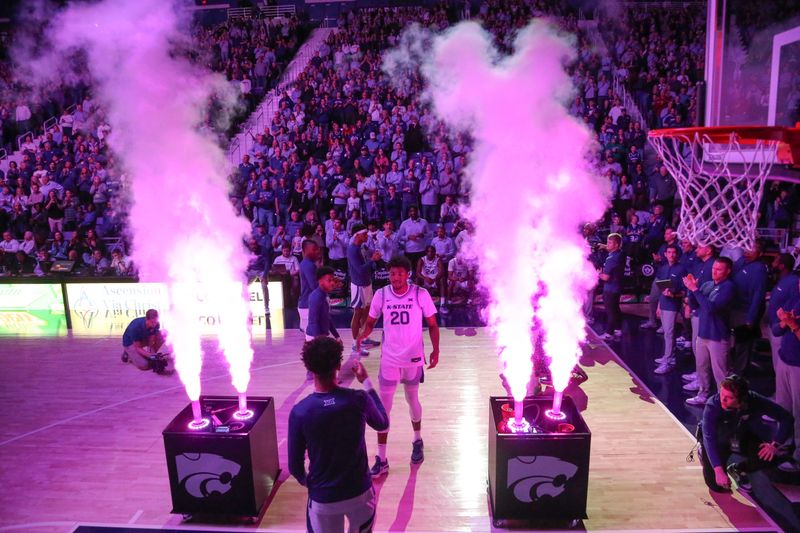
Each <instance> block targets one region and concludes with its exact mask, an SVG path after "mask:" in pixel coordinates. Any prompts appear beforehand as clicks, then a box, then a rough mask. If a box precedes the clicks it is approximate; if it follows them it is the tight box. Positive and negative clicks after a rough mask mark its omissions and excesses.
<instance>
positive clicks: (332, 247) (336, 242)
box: [325, 218, 350, 271]
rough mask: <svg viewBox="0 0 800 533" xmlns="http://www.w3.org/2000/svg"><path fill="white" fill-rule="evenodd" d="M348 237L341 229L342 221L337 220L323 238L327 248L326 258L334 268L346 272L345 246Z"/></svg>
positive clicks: (348, 240) (348, 239) (347, 242)
mask: <svg viewBox="0 0 800 533" xmlns="http://www.w3.org/2000/svg"><path fill="white" fill-rule="evenodd" d="M349 242H350V236H349V235H348V233H347V231H345V229H344V228H343V227H342V221H341V220H339V219H338V218H337V219H335V220H334V221H333V228H332V231H331V232H330V233H328V234H327V235H326V237H325V244H326V245H327V247H328V258H329V259H330V261H331V263H332V264H333V266H334V268H336V269H338V270H341V271H346V269H347V245H348V244H349Z"/></svg>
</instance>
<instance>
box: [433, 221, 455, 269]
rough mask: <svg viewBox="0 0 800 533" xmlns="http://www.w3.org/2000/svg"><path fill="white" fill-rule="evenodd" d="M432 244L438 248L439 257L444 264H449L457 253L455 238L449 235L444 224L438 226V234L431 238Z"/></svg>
mask: <svg viewBox="0 0 800 533" xmlns="http://www.w3.org/2000/svg"><path fill="white" fill-rule="evenodd" d="M431 245H432V246H433V247H434V249H435V250H436V257H438V258H439V259H440V260H441V261H442V264H443V265H447V264H448V263H449V262H450V260H451V259H452V258H453V257H455V255H456V245H455V243H454V242H453V239H451V238H450V237H448V236H447V233H446V231H445V228H444V226H442V225H441V224H440V225H439V226H437V227H436V236H435V237H434V238H433V239H431Z"/></svg>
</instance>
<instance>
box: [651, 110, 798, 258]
mask: <svg viewBox="0 0 800 533" xmlns="http://www.w3.org/2000/svg"><path fill="white" fill-rule="evenodd" d="M648 137H649V139H650V143H651V144H652V145H653V147H654V148H655V149H656V151H657V152H658V155H659V156H660V157H661V159H662V161H663V162H664V166H665V167H666V168H667V170H668V171H669V173H670V174H671V175H672V176H673V177H674V178H675V182H676V183H677V185H678V193H679V194H680V197H681V213H680V215H681V217H680V220H681V221H680V225H679V226H678V230H677V231H678V235H679V236H680V238H682V239H688V240H689V241H690V242H691V243H692V244H694V245H695V246H702V245H713V246H716V247H718V248H721V247H723V246H736V247H741V248H744V249H746V250H748V249H752V248H753V246H754V244H755V237H756V224H757V223H758V208H759V206H760V204H761V197H762V195H763V192H764V183H765V181H766V179H767V176H768V175H769V173H770V170H772V167H773V165H774V164H776V163H777V164H782V165H792V166H795V165H797V164H800V128H783V127H767V126H764V127H761V126H723V127H713V128H671V129H661V130H653V131H650V132H649V133H648Z"/></svg>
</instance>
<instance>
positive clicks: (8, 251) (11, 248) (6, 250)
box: [0, 231, 19, 269]
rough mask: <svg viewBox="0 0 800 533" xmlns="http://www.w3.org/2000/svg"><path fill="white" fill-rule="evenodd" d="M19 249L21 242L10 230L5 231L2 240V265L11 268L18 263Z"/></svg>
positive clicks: (0, 248)
mask: <svg viewBox="0 0 800 533" xmlns="http://www.w3.org/2000/svg"><path fill="white" fill-rule="evenodd" d="M18 251H19V242H18V241H17V240H16V239H14V238H13V237H12V235H11V232H10V231H4V232H3V240H2V241H0V252H2V256H3V257H2V259H3V261H2V265H1V266H4V267H5V268H7V269H8V268H11V267H13V266H14V264H15V263H16V255H17V252H18Z"/></svg>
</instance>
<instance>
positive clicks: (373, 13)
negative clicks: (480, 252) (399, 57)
mask: <svg viewBox="0 0 800 533" xmlns="http://www.w3.org/2000/svg"><path fill="white" fill-rule="evenodd" d="M697 9H698V8H696V7H691V6H689V7H680V8H669V7H667V8H658V7H656V8H648V9H628V10H625V11H624V12H623V13H622V14H618V15H617V16H616V17H615V18H608V19H601V23H600V25H599V27H600V28H601V29H602V28H609V31H608V32H606V33H604V39H605V41H606V44H607V48H608V51H609V53H608V54H607V55H601V54H600V53H599V51H598V50H600V49H601V48H599V47H597V46H596V43H593V42H591V39H590V36H589V35H588V34H587V33H586V32H585V31H584V30H583V29H581V28H579V26H578V15H577V12H576V11H574V10H573V9H572V8H569V7H565V5H564V3H562V2H555V1H552V0H534V1H528V2H522V1H518V0H489V1H486V2H483V3H482V4H481V5H480V7H479V8H478V9H477V10H476V11H475V12H474V13H472V15H473V16H476V17H478V18H479V19H480V21H481V23H482V24H483V26H484V27H486V28H487V29H488V30H489V31H491V33H492V34H493V36H494V37H495V42H496V44H497V46H498V47H499V48H500V49H501V50H504V51H506V52H509V51H511V47H512V43H513V36H514V33H515V31H516V30H518V29H520V28H522V27H523V26H524V25H525V24H526V23H527V22H528V21H529V20H530V19H531V18H532V17H544V18H547V19H549V20H550V21H551V22H552V23H554V24H556V25H557V26H559V27H560V28H562V29H563V30H566V31H569V32H571V33H574V34H575V35H576V36H577V39H576V42H577V45H578V54H577V59H576V61H575V62H574V63H573V64H572V65H570V66H569V69H570V73H571V75H572V79H573V82H574V84H575V87H576V93H575V97H574V99H573V100H572V101H571V102H570V104H569V111H570V113H571V114H573V115H574V116H576V117H579V118H580V119H581V120H583V121H584V122H585V123H586V124H587V125H588V126H589V127H590V128H592V129H593V130H594V131H595V132H596V133H597V139H598V169H599V172H600V173H601V175H603V176H605V177H606V178H607V179H608V180H609V182H610V183H611V190H612V208H611V209H610V210H609V212H608V213H607V216H606V217H605V218H604V219H602V220H600V221H597V222H596V223H595V224H594V225H593V226H590V227H589V228H588V229H587V230H586V231H587V233H588V234H590V235H591V238H592V239H596V240H604V237H605V235H607V234H608V233H610V232H612V231H613V232H618V233H620V234H621V235H622V236H623V239H624V248H625V250H626V252H628V254H629V256H631V257H632V258H633V259H634V265H633V266H634V270H637V268H636V267H638V265H639V264H642V263H652V254H653V253H654V252H655V251H657V249H658V247H659V246H660V245H661V244H663V242H664V232H665V230H666V229H667V228H668V227H676V226H677V223H678V215H679V209H678V207H679V204H678V198H677V187H676V183H675V180H674V178H673V177H672V176H670V175H669V173H668V172H667V170H666V168H664V167H663V166H660V165H659V164H658V162H657V160H656V159H655V157H654V155H653V153H652V151H651V149H650V148H649V146H648V145H647V142H646V130H647V129H648V128H652V127H670V126H681V125H689V124H692V120H693V119H694V117H695V108H696V106H697V91H696V83H697V82H698V81H699V80H700V78H701V76H702V70H703V48H704V47H703V31H704V29H703V24H702V20H703V19H704V17H703V16H702V13H699V12H698V11H697ZM466 14H467V13H466V10H453V9H450V10H448V6H446V5H444V4H443V5H439V6H433V7H398V8H391V9H383V8H382V9H362V10H355V11H350V12H347V13H346V14H343V15H342V16H341V18H340V21H339V26H340V31H338V32H335V33H333V34H332V35H331V37H330V38H329V39H328V41H327V42H326V43H325V44H324V45H323V46H322V48H321V49H320V50H319V52H318V53H317V54H316V55H315V57H313V58H312V60H311V61H310V64H309V66H308V68H307V69H306V70H305V71H304V72H303V73H301V74H300V76H299V78H298V79H297V81H296V83H295V84H293V85H292V86H291V87H290V88H288V89H287V90H286V91H285V92H284V93H283V94H281V95H280V104H279V110H278V112H277V113H276V114H275V116H274V117H273V118H272V120H271V122H270V124H269V125H268V126H267V127H266V128H265V130H264V131H263V132H261V133H260V134H256V135H255V136H254V143H253V147H252V149H251V150H250V153H249V154H246V155H245V156H244V157H243V159H242V162H241V164H240V165H239V167H238V169H237V171H236V172H235V173H234V175H233V177H232V197H233V199H234V202H235V204H236V205H237V207H238V208H239V209H240V210H241V213H242V214H243V216H245V217H247V218H248V219H249V220H250V221H251V222H252V224H253V235H252V238H251V239H249V241H248V242H247V246H248V248H249V250H250V251H251V253H252V254H253V258H252V261H251V264H250V269H249V270H250V271H251V272H263V271H266V270H269V268H270V267H271V266H272V264H273V263H274V262H275V261H276V260H277V261H278V262H280V261H281V259H280V257H281V256H283V255H284V253H285V250H284V248H287V247H288V254H289V255H290V256H295V257H296V258H299V257H300V250H301V241H302V239H303V238H304V237H310V238H313V239H315V240H318V241H319V244H320V245H321V246H322V247H323V248H324V249H325V251H326V255H325V257H326V260H327V261H329V262H331V263H333V264H334V265H337V264H338V265H339V266H340V267H341V270H342V272H340V275H341V276H345V275H346V262H345V261H343V258H344V253H343V247H344V246H346V242H345V241H344V239H345V237H344V235H346V234H347V233H348V232H349V230H351V229H352V227H353V226H354V225H355V224H358V223H363V224H365V225H367V226H368V227H369V231H370V241H369V242H370V243H372V244H371V245H370V246H371V247H373V248H375V247H377V246H379V245H380V246H383V247H385V249H386V252H387V253H386V254H384V256H391V255H392V254H393V253H396V252H404V253H406V254H408V255H410V256H411V258H412V261H414V262H415V264H414V266H415V267H416V266H417V265H416V261H418V260H420V259H421V258H422V257H423V256H424V255H425V246H427V245H429V244H432V245H434V246H436V247H437V252H436V255H437V257H438V260H440V261H441V265H442V271H443V272H442V273H441V276H443V279H444V280H447V279H448V277H449V274H448V271H449V269H448V266H449V262H450V261H451V260H452V259H453V258H454V256H455V255H456V251H457V250H458V249H459V247H460V246H459V245H460V244H461V243H462V241H464V240H465V239H468V238H469V229H468V225H467V224H465V222H464V221H463V220H461V219H460V216H459V206H460V205H464V204H465V203H467V202H468V201H469V190H468V184H467V183H466V181H465V180H463V179H462V170H463V168H464V167H465V165H466V163H467V159H468V157H469V152H470V139H469V138H468V136H466V135H462V136H460V137H458V138H456V139H451V138H449V137H448V136H447V135H446V132H445V131H444V128H443V127H441V125H440V124H438V123H437V122H436V120H435V119H434V117H433V116H432V115H431V113H430V112H429V110H428V109H427V108H426V107H425V106H424V105H421V103H420V101H419V95H420V93H421V91H422V87H423V84H422V81H421V79H420V77H419V76H413V75H412V76H408V77H407V79H404V80H403V81H402V83H400V84H396V83H395V84H393V83H391V82H390V81H391V80H390V79H389V77H388V75H387V74H386V73H384V72H383V71H382V69H381V65H382V62H381V59H382V52H383V51H384V50H385V49H387V48H389V47H392V46H394V45H395V44H396V43H397V42H398V38H399V35H400V34H401V32H402V30H403V29H404V28H405V27H406V26H407V25H408V24H410V23H411V22H420V23H421V24H423V25H424V26H427V27H431V28H433V29H436V30H442V29H445V28H446V27H448V26H449V25H450V24H452V23H455V22H457V21H458V20H459V19H460V18H462V17H464V16H466ZM621 27H624V28H625V31H619V29H620V28H621ZM303 31H304V28H303V27H302V25H301V24H300V23H299V22H298V21H297V20H296V19H281V20H278V21H275V20H273V21H269V20H267V21H264V20H259V19H249V20H241V21H233V22H229V23H226V24H223V25H221V26H218V27H214V28H198V29H196V31H195V34H194V37H195V41H196V42H197V43H198V47H197V49H198V52H196V57H197V60H198V61H201V62H204V63H205V64H207V65H208V66H209V67H210V68H212V69H214V70H216V71H219V72H223V73H224V74H225V75H226V76H227V78H228V79H229V80H230V81H231V82H232V83H234V84H236V85H237V88H238V89H239V90H240V91H241V93H242V95H243V100H244V101H246V102H248V105H247V106H246V107H247V109H252V108H253V107H254V106H255V105H256V104H257V103H258V101H259V100H260V99H261V98H262V97H263V96H264V94H265V93H266V91H267V89H268V88H269V87H270V86H271V84H272V83H273V81H274V79H275V77H276V76H277V75H278V74H279V72H280V71H281V69H282V67H283V65H285V64H286V62H287V61H289V60H290V59H291V55H292V52H293V50H295V49H296V48H297V46H298V45H299V44H300V42H301V39H302V35H301V34H302V32H303ZM614 79H618V80H621V81H622V86H623V87H625V88H626V90H627V91H628V92H629V93H630V94H631V95H633V99H634V101H635V102H636V104H638V107H639V111H640V112H641V114H642V115H643V116H645V117H646V123H645V124H641V123H639V122H638V121H637V120H635V119H634V118H633V116H632V114H631V113H630V110H629V109H626V107H625V106H624V105H623V99H622V95H621V94H616V93H615V92H614ZM62 92H63V93H64V94H65V95H68V96H70V97H73V99H75V98H80V101H79V103H78V106H77V107H76V108H75V110H74V111H73V112H71V113H63V114H62V116H61V119H60V120H59V127H56V128H54V130H53V131H52V132H50V133H49V134H48V136H47V137H46V138H44V139H42V140H36V139H25V140H24V143H23V145H24V149H25V156H24V158H23V161H22V162H21V163H20V164H19V166H17V165H15V164H12V165H11V168H10V169H9V172H8V176H6V177H5V182H4V185H6V186H7V187H8V191H7V192H4V193H3V194H2V195H0V204H2V209H0V229H8V230H10V231H11V235H12V240H16V241H17V242H21V241H22V240H23V239H24V238H25V234H26V232H31V234H32V235H33V238H34V240H35V241H36V242H37V251H38V250H39V249H40V248H46V247H49V244H50V242H51V240H52V239H54V238H55V237H56V235H55V230H57V229H61V230H62V231H66V232H67V235H68V237H69V238H68V239H67V241H70V240H72V239H78V240H83V239H84V235H85V233H86V232H87V231H88V230H89V229H93V230H94V233H95V234H97V235H99V236H100V237H118V236H122V235H124V232H121V231H120V230H121V228H120V223H121V222H122V221H121V220H120V215H119V214H118V213H122V212H124V211H125V209H124V206H120V205H118V200H116V194H115V193H116V191H117V189H118V187H119V177H118V176H116V175H115V171H114V169H113V168H111V167H110V166H109V162H110V161H113V158H112V157H111V155H110V154H108V153H107V149H106V148H105V145H104V143H103V139H102V137H103V135H104V132H106V131H107V129H104V128H107V126H105V125H104V124H103V123H102V121H98V120H97V117H96V116H95V110H94V109H93V106H92V102H91V100H89V99H88V98H87V97H86V96H85V95H86V89H85V87H83V86H80V85H79V86H77V88H76V87H72V88H69V89H65V90H63V91H62ZM70 101H71V100H70ZM66 104H67V100H65V101H64V105H61V104H60V102H58V101H57V102H56V103H55V104H54V105H55V108H54V109H56V110H58V109H64V108H65V105H66ZM636 115H638V114H636ZM79 134H80V136H78V135H79ZM48 143H49V144H48ZM87 156H92V157H87ZM40 166H41V168H39V167H40ZM44 173H47V174H48V176H47V178H46V179H47V180H48V183H49V184H50V185H47V186H46V187H45V188H46V189H48V192H49V189H50V188H55V189H56V192H55V195H56V197H57V198H58V202H49V203H48V202H47V201H42V202H35V201H34V202H32V201H30V197H31V194H32V193H33V198H34V200H35V199H36V198H37V196H36V194H35V191H34V190H33V189H34V185H36V186H38V188H40V189H41V188H42V183H41V176H42V174H44ZM67 177H69V179H67ZM97 178H99V184H97V185H95V186H94V187H93V182H94V181H96V180H97ZM65 180H66V181H65ZM53 185H55V186H56V187H53ZM18 189H21V190H18ZM68 190H69V191H71V193H70V194H69V197H67V194H66V191H68ZM62 191H64V193H62ZM98 193H99V194H98ZM14 197H18V198H22V197H25V198H27V201H26V203H25V205H22V204H23V202H22V201H21V200H14ZM37 203H40V204H41V205H39V206H38V207H37V205H36V204H37ZM795 203H796V199H795V196H794V191H793V190H791V189H790V188H787V187H784V186H778V185H772V186H771V187H770V189H769V190H768V191H767V194H766V195H765V202H764V205H763V206H762V209H761V216H762V217H763V220H762V225H770V226H773V227H777V228H787V227H789V225H790V224H791V219H792V215H793V212H794V204H795ZM15 205H17V207H14V206H15ZM48 206H49V207H48ZM412 207H415V208H416V209H415V210H414V211H413V212H414V213H415V215H414V216H415V218H411V216H410V214H411V213H412ZM20 208H21V209H22V213H21V214H20V213H15V209H16V210H19V209H20ZM60 210H64V211H65V214H64V226H65V228H61V227H60V226H58V224H57V223H56V224H51V223H50V221H49V219H52V220H58V218H57V217H58V216H60ZM50 214H52V215H54V216H55V217H56V218H52V217H50V216H49V215H50ZM109 214H110V215H111V216H108V215H109ZM104 215H106V216H104ZM36 220H39V222H38V224H37V223H36V222H35V221H36ZM45 220H47V223H46V224H45ZM337 221H338V222H337ZM406 221H408V223H406ZM419 221H423V222H424V224H420V223H419ZM404 224H405V228H408V227H409V226H413V225H418V226H419V227H420V228H424V231H423V232H422V235H421V237H420V238H416V237H415V238H413V239H409V236H408V230H407V229H405V228H404ZM439 226H441V228H440V227H439ZM337 231H343V232H344V233H343V234H342V235H340V236H337V234H336V232H337ZM441 232H443V235H441V237H438V236H437V235H438V234H439V233H441ZM73 233H74V234H73ZM76 235H77V236H76ZM437 239H441V240H442V241H441V242H440V240H437ZM100 241H102V239H100ZM387 243H389V244H387ZM9 246H10V247H11V248H13V245H9ZM73 248H74V249H75V250H74V251H77V252H78V253H77V257H78V260H79V262H84V263H85V261H83V255H84V253H86V252H90V251H91V250H90V248H87V247H85V246H84V247H83V248H80V249H78V248H77V247H76V246H72V247H71V249H73ZM119 248H120V251H121V252H123V254H124V251H125V250H126V247H125V246H124V242H120V245H119ZM62 255H63V254H62ZM72 256H73V258H74V257H75V254H72ZM51 259H52V258H51ZM87 259H88V257H87ZM106 259H109V260H110V257H108V256H106ZM593 259H594V260H595V261H596V262H597V264H598V265H599V264H600V263H601V262H602V259H603V258H602V256H599V255H595V256H594V257H593ZM337 262H338V263H337ZM25 263H26V261H17V260H16V259H9V257H8V254H5V255H4V265H5V266H6V270H7V271H16V270H17V269H20V268H21V267H20V265H24V264H25ZM28 263H29V262H28ZM22 270H24V268H22ZM290 270H291V269H290ZM637 271H638V270H637ZM382 275H383V274H382V273H380V272H379V274H378V276H379V277H380V276H382ZM474 275H475V272H474V271H472V270H470V271H469V273H468V275H467V276H466V277H467V278H468V279H469V280H470V282H469V283H464V284H463V286H469V287H473V286H474ZM451 281H453V283H452V284H451V283H446V284H445V290H444V292H445V293H447V288H448V286H451V285H452V286H456V287H457V286H458V283H456V282H455V281H456V280H451ZM462 281H463V280H462ZM638 281H640V282H641V280H638ZM645 281H646V280H645ZM376 282H378V283H379V282H380V280H376ZM437 284H438V281H437ZM639 285H640V287H639V288H642V284H641V283H639ZM645 288H646V287H645ZM440 296H441V297H442V298H445V297H446V296H447V295H446V294H442V295H440ZM463 296H464V299H468V297H469V296H468V295H463Z"/></svg>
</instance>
